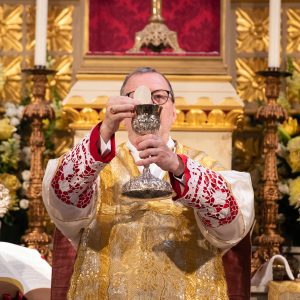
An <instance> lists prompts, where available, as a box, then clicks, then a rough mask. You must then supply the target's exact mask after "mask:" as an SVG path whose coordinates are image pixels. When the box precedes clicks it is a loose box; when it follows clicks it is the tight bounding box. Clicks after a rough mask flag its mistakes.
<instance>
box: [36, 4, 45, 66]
mask: <svg viewBox="0 0 300 300" xmlns="http://www.w3.org/2000/svg"><path fill="white" fill-rule="evenodd" d="M35 20H36V21H35V52H34V65H35V66H46V54H47V20H48V0H36V19H35Z"/></svg>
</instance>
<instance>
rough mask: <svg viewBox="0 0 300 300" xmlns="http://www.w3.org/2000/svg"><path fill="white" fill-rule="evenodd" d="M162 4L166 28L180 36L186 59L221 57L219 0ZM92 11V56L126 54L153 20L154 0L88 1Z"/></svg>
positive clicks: (90, 39)
mask: <svg viewBox="0 0 300 300" xmlns="http://www.w3.org/2000/svg"><path fill="white" fill-rule="evenodd" d="M162 4H163V5H162V16H163V18H164V19H165V24H166V25H167V26H168V28H169V29H170V30H173V31H176V32H177V35H178V43H179V46H180V47H181V48H182V49H183V50H185V51H186V54H185V55H197V56H206V55H215V56H218V55H220V32H221V30H220V23H221V22H220V16H221V13H220V10H221V3H220V0H210V1H207V0H176V1H174V0H163V1H162ZM89 7H90V9H89V54H91V55H95V54H101V55H105V54H108V55H124V54H127V53H126V51H128V50H129V49H131V48H132V46H133V44H134V37H135V33H136V32H138V31H141V30H142V29H143V28H144V27H145V26H146V25H147V23H148V20H149V18H150V16H151V0H148V1H145V0H89ZM163 54H164V53H160V54H159V55H163ZM166 54H168V55H170V54H172V53H170V52H169V53H168V51H167V52H166ZM143 55H145V54H143ZM147 55H157V53H156V54H155V53H153V52H148V53H147Z"/></svg>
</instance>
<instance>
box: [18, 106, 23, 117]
mask: <svg viewBox="0 0 300 300" xmlns="http://www.w3.org/2000/svg"><path fill="white" fill-rule="evenodd" d="M23 112H24V106H23V105H20V106H19V107H18V113H17V117H18V118H19V119H22V117H23Z"/></svg>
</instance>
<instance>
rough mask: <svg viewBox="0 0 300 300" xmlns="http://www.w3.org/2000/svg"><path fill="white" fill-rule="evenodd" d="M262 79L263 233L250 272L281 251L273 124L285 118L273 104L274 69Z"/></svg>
mask: <svg viewBox="0 0 300 300" xmlns="http://www.w3.org/2000/svg"><path fill="white" fill-rule="evenodd" d="M261 74H262V75H263V76H264V77H266V97H267V104H266V105H263V106H261V107H259V109H258V111H257V117H258V118H259V119H261V120H263V121H264V122H265V134H264V144H263V153H264V173H263V187H262V199H263V204H264V208H263V215H264V218H263V220H264V224H263V233H262V234H261V235H260V236H258V237H256V238H255V242H256V243H257V244H258V247H257V250H256V251H255V253H254V254H253V260H252V272H254V271H255V270H256V269H257V268H258V267H259V266H260V265H261V264H262V263H264V262H265V261H267V260H269V259H270V258H271V257H272V256H273V255H275V254H279V253H280V252H281V245H282V243H283V241H284V239H283V238H282V237H281V236H280V235H279V234H278V232H277V220H278V204H277V201H278V200H279V197H280V193H279V189H278V173H277V163H276V151H277V149H278V136H277V123H278V122H282V121H284V120H285V119H287V112H286V111H285V110H284V109H283V108H282V107H281V106H280V105H278V104H277V102H276V100H277V98H278V96H279V90H280V76H281V73H280V72H279V71H278V70H268V71H266V72H261Z"/></svg>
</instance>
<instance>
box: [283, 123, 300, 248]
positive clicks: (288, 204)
mask: <svg viewBox="0 0 300 300" xmlns="http://www.w3.org/2000/svg"><path fill="white" fill-rule="evenodd" d="M278 132H279V137H280V144H279V149H278V175H279V184H278V187H279V191H280V192H281V195H282V197H281V200H280V201H279V213H280V220H279V222H280V228H281V230H282V231H283V232H285V235H284V236H285V239H286V244H287V245H300V238H299V234H298V232H299V229H300V222H299V221H300V218H299V213H300V136H299V133H300V128H299V125H298V120H297V119H296V118H292V117H289V119H288V120H287V121H285V122H284V123H283V124H282V125H280V126H279V129H278Z"/></svg>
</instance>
